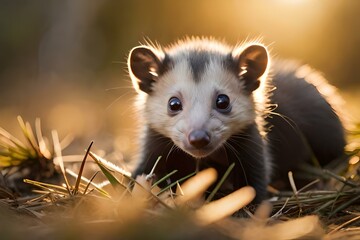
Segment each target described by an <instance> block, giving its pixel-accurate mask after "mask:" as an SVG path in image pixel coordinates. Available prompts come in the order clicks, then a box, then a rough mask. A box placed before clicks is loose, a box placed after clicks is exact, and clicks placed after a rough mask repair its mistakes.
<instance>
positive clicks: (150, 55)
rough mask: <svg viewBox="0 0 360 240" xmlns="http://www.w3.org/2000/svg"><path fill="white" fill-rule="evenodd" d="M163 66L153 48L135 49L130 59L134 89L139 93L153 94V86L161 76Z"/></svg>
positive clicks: (130, 71) (140, 47) (142, 47)
mask: <svg viewBox="0 0 360 240" xmlns="http://www.w3.org/2000/svg"><path fill="white" fill-rule="evenodd" d="M161 65H162V62H161V61H160V59H159V57H158V56H157V55H156V54H155V53H154V50H152V49H151V48H149V47H145V46H139V47H135V48H133V49H132V50H131V52H130V55H129V58H128V68H129V73H130V76H131V78H132V82H133V85H134V88H135V89H136V90H137V91H138V90H141V91H143V92H145V93H151V91H152V85H153V83H154V82H155V81H156V80H157V78H158V76H159V74H160V69H161Z"/></svg>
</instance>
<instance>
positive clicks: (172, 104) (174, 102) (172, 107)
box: [168, 97, 182, 114]
mask: <svg viewBox="0 0 360 240" xmlns="http://www.w3.org/2000/svg"><path fill="white" fill-rule="evenodd" d="M168 110H169V113H171V114H176V113H178V112H180V111H181V110H182V104H181V101H180V99H178V98H177V97H172V98H170V100H169V103H168Z"/></svg>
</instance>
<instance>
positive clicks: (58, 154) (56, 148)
mask: <svg viewBox="0 0 360 240" xmlns="http://www.w3.org/2000/svg"><path fill="white" fill-rule="evenodd" d="M51 133H52V138H53V142H54V153H55V156H56V160H57V161H56V163H57V164H58V165H59V166H60V170H61V173H62V175H63V177H64V180H65V184H66V189H67V190H68V193H69V195H71V193H72V190H71V186H70V184H69V181H68V179H67V177H66V172H65V167H64V162H63V160H62V154H61V146H60V142H59V135H58V133H57V131H55V130H54V131H52V132H51Z"/></svg>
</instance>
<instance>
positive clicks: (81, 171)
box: [73, 142, 94, 194]
mask: <svg viewBox="0 0 360 240" xmlns="http://www.w3.org/2000/svg"><path fill="white" fill-rule="evenodd" d="M93 143H94V142H91V143H90V146H89V147H88V149H87V150H86V154H85V156H84V159H83V161H82V162H81V166H80V169H79V174H78V177H77V179H76V183H75V187H74V191H73V192H74V194H77V192H78V190H79V185H80V180H81V176H82V173H83V171H84V167H85V162H86V158H87V156H88V155H89V152H90V149H91V147H92V145H93Z"/></svg>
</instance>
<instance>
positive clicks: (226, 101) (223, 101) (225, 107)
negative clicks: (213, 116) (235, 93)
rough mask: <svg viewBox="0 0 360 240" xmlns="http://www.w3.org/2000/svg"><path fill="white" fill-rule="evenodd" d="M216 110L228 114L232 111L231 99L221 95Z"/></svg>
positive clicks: (217, 100) (217, 99) (218, 97)
mask: <svg viewBox="0 0 360 240" xmlns="http://www.w3.org/2000/svg"><path fill="white" fill-rule="evenodd" d="M216 108H217V110H218V111H219V112H221V113H228V112H230V111H231V106H230V98H229V97H228V96H227V95H225V94H220V95H218V96H217V98H216Z"/></svg>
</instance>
